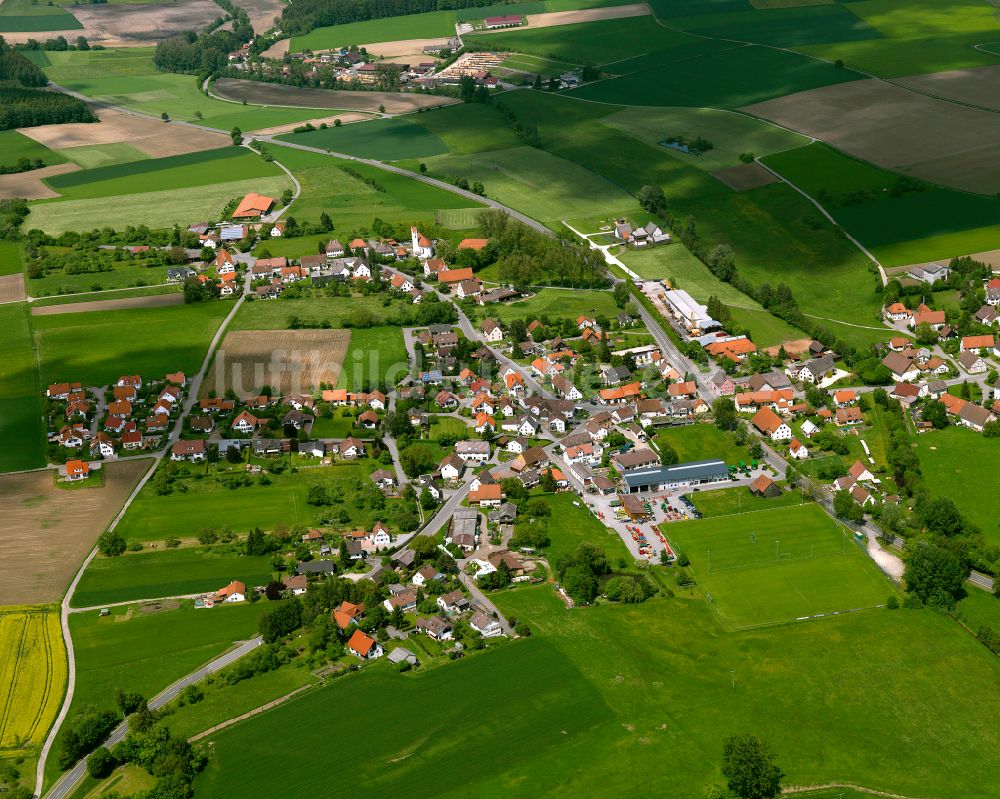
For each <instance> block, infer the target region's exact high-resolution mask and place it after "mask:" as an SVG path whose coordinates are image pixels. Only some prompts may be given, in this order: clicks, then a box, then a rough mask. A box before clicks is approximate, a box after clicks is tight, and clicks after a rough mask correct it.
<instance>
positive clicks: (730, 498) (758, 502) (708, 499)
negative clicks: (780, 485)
mask: <svg viewBox="0 0 1000 799" xmlns="http://www.w3.org/2000/svg"><path fill="white" fill-rule="evenodd" d="M690 497H691V501H692V502H694V506H695V507H696V508H697V509H698V510H699V511H700V512H701V513H702V514H703V515H704V516H705V517H709V516H731V515H733V514H743V513H756V512H757V511H762V510H773V509H774V508H784V507H788V506H789V505H801V504H802V494H801V493H800V492H798V491H785V492H784V493H783V494H782V495H781V496H779V497H758V496H755V495H754V494H751V493H750V489H748V488H747V487H746V486H738V487H736V488H718V489H716V490H714V491H698V492H693V493H691V494H690ZM753 519H754V517H753V516H748V517H747V518H746V520H745V521H746V523H747V524H748V525H752V524H753V523H754V522H753ZM668 529H669V528H668Z"/></svg>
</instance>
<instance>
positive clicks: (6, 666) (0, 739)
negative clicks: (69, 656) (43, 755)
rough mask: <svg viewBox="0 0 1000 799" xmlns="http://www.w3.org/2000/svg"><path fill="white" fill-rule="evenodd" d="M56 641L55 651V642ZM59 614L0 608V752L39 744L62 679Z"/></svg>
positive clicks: (59, 696)
mask: <svg viewBox="0 0 1000 799" xmlns="http://www.w3.org/2000/svg"><path fill="white" fill-rule="evenodd" d="M54 640H58V641H59V643H60V646H59V648H58V651H57V648H56V646H54V645H53V641H54ZM61 641H62V633H61V628H60V626H59V616H58V614H56V613H54V612H53V611H51V610H49V609H41V608H4V609H2V610H0V649H2V651H3V652H4V653H5V656H4V658H3V661H2V662H0V664H2V667H3V668H2V672H0V754H3V752H4V751H5V750H14V749H18V748H20V747H21V746H23V745H25V744H27V745H34V744H38V743H40V742H41V739H42V738H43V737H44V735H45V733H46V732H47V731H48V727H49V724H50V723H51V721H52V719H53V718H55V715H56V712H57V711H58V708H59V702H60V701H61V699H62V687H63V683H64V682H65V679H66V662H65V658H64V657H63V653H62V649H61Z"/></svg>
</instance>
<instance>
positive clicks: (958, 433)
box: [917, 426, 1000, 544]
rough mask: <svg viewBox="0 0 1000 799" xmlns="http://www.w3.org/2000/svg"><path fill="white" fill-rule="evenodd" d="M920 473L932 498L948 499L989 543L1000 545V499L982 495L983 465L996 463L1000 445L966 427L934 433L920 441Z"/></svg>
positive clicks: (992, 494) (994, 496)
mask: <svg viewBox="0 0 1000 799" xmlns="http://www.w3.org/2000/svg"><path fill="white" fill-rule="evenodd" d="M917 455H918V456H919V457H920V470H921V471H922V472H923V474H924V479H925V480H926V481H927V484H928V485H929V486H931V493H932V495H933V496H942V497H949V498H950V499H951V500H953V501H954V502H955V504H956V505H958V508H959V510H961V512H962V514H963V515H964V516H966V517H967V518H968V519H969V520H970V521H972V522H974V523H975V524H977V525H979V527H980V528H982V531H983V535H984V536H985V537H986V539H987V540H988V541H990V542H992V543H994V544H1000V495H997V494H996V493H994V492H992V491H981V490H980V488H981V486H980V485H979V483H978V480H977V475H978V474H980V471H981V464H985V463H995V462H996V459H997V458H998V457H1000V444H998V442H997V441H996V439H993V438H983V436H982V435H981V434H979V433H976V432H974V431H972V430H969V429H967V428H964V427H954V426H952V427H946V428H945V429H944V430H934V431H932V432H930V433H926V434H924V435H922V436H920V437H919V438H918V439H917Z"/></svg>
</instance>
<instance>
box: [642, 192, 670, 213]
mask: <svg viewBox="0 0 1000 799" xmlns="http://www.w3.org/2000/svg"><path fill="white" fill-rule="evenodd" d="M637 196H638V198H639V205H641V206H642V207H643V208H644V209H645V210H646V211H648V212H649V213H651V214H658V213H660V212H661V211H663V210H664V209H666V207H667V198H666V197H665V196H664V194H663V189H662V188H660V187H659V186H649V185H647V186H643V187H642V188H641V189H639V194H638V195H637Z"/></svg>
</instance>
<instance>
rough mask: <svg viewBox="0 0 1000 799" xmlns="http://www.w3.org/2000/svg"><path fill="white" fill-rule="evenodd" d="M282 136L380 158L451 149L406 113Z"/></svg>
mask: <svg viewBox="0 0 1000 799" xmlns="http://www.w3.org/2000/svg"><path fill="white" fill-rule="evenodd" d="M278 139H279V140H281V141H287V142H289V143H291V144H301V145H304V146H306V147H319V148H321V149H324V150H333V151H334V152H338V153H346V154H347V155H353V156H357V157H360V158H376V159H378V160H380V161H398V160H400V159H403V158H422V157H424V156H431V155H441V154H442V153H446V152H448V146H447V145H446V144H445V143H444V142H443V141H442V140H441V139H440V138H438V136H436V135H435V134H434V133H431V132H430V130H428V129H427V128H426V127H424V126H423V125H418V124H416V123H415V122H411V121H410V120H409V119H408V118H405V117H399V118H392V119H375V120H371V121H369V122H358V123H355V124H353V125H341V126H340V127H337V126H333V127H328V128H317V129H316V130H310V131H306V132H304V133H289V134H287V135H284V136H279V137H278Z"/></svg>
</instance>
